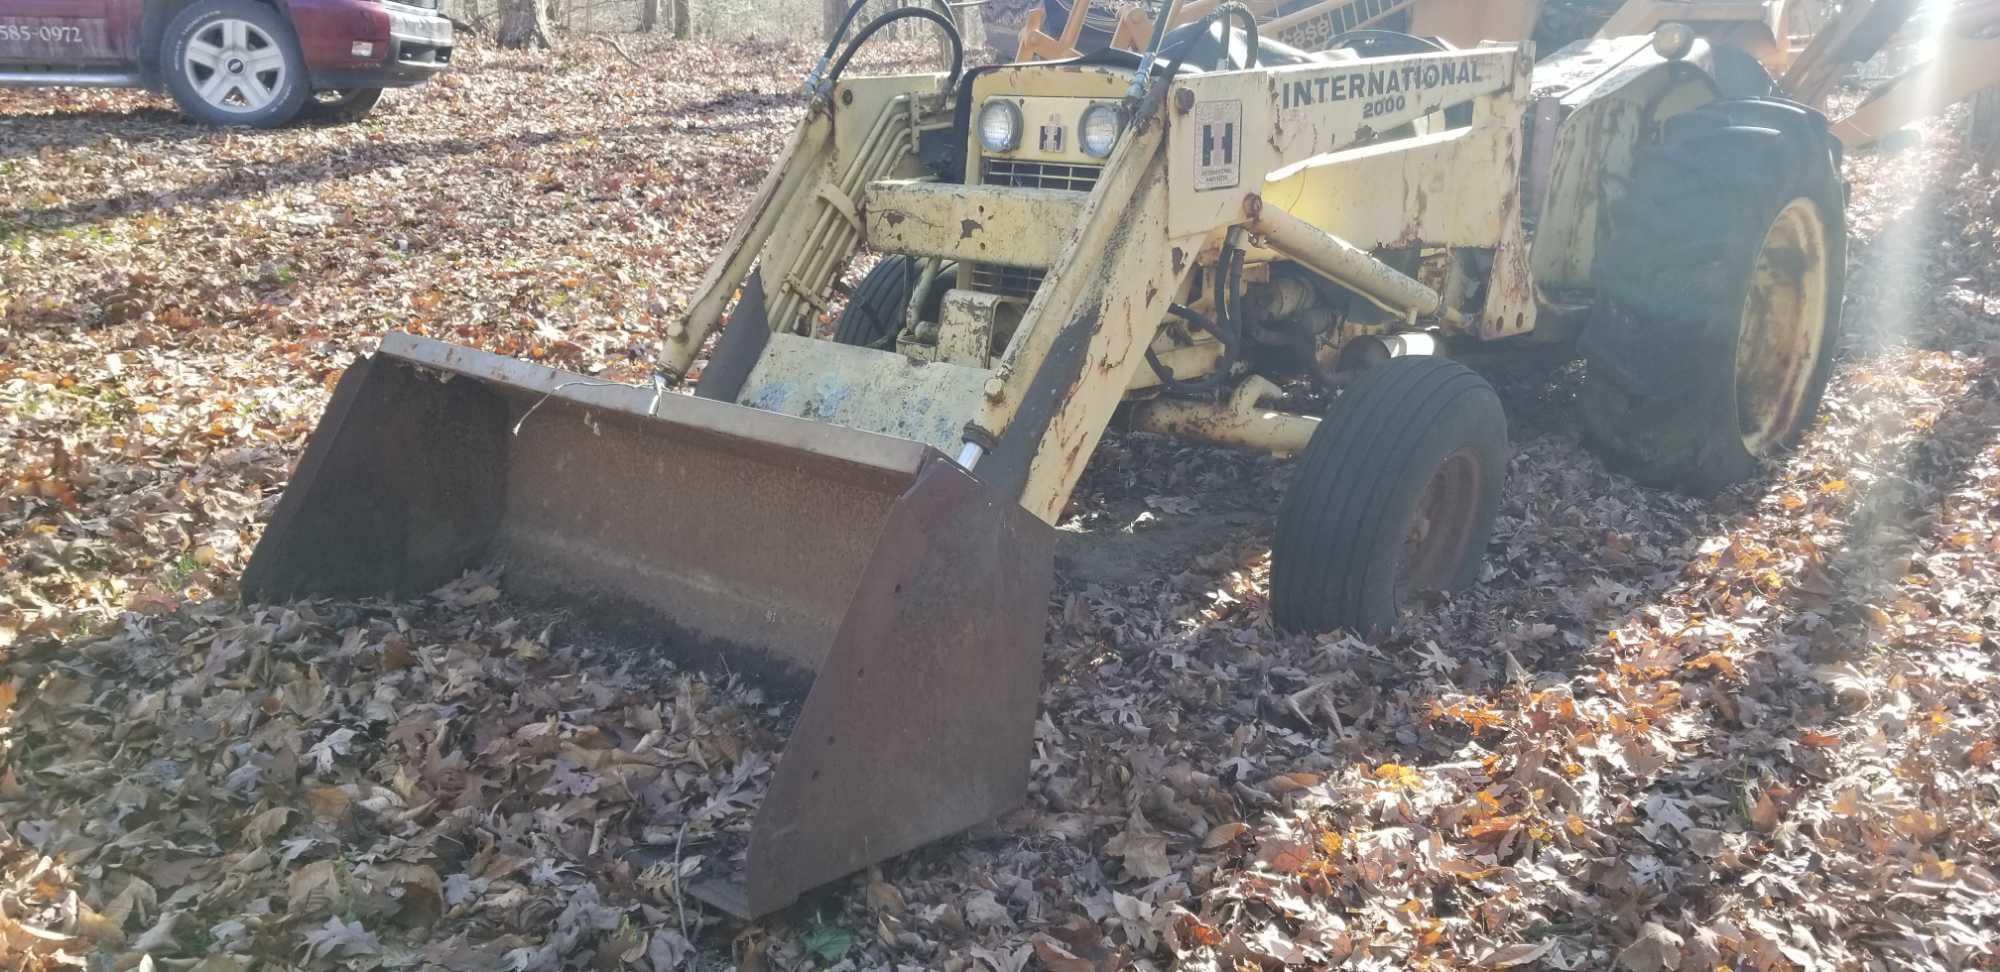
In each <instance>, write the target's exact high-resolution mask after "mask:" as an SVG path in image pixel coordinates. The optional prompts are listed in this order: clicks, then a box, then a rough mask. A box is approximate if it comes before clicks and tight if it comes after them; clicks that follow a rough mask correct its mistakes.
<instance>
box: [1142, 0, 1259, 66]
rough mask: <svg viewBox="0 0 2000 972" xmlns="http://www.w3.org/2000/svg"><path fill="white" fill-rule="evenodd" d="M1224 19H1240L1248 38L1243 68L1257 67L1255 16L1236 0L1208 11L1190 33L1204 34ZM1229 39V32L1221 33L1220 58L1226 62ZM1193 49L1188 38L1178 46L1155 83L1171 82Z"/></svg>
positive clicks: (1191, 41)
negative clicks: (1211, 26)
mask: <svg viewBox="0 0 2000 972" xmlns="http://www.w3.org/2000/svg"><path fill="white" fill-rule="evenodd" d="M1224 18H1240V19H1241V20H1242V21H1243V24H1244V33H1245V34H1246V35H1247V37H1248V53H1247V54H1246V55H1245V56H1244V62H1245V63H1244V65H1243V67H1244V68H1245V69H1246V70H1247V69H1249V68H1253V67H1256V66H1257V15H1256V14H1254V13H1251V12H1250V8H1249V7H1246V6H1244V5H1243V4H1242V3H1240V2H1238V0H1228V2H1227V3H1221V4H1217V5H1216V7H1215V9H1213V10H1210V11H1209V12H1208V13H1206V14H1204V15H1202V18H1201V19H1200V20H1197V21H1195V22H1194V25H1193V26H1194V30H1193V31H1192V33H1194V34H1197V35H1199V34H1202V33H1205V32H1206V31H1207V30H1208V28H1209V26H1210V25H1211V24H1214V23H1215V22H1216V21H1218V20H1222V19H1224ZM1229 37H1230V32H1229V31H1227V30H1225V31H1223V33H1222V58H1223V59H1224V60H1227V59H1228V57H1229ZM1193 48H1194V40H1193V39H1192V38H1190V39H1189V40H1188V41H1187V42H1186V43H1184V44H1182V45H1181V46H1180V49H1179V50H1176V51H1175V52H1174V56H1173V57H1172V58H1171V59H1169V60H1168V61H1167V69H1166V71H1165V72H1163V75H1162V77H1161V78H1160V79H1159V81H1158V82H1157V83H1159V84H1167V83H1170V82H1172V81H1173V79H1174V76H1175V75H1177V74H1179V73H1180V71H1181V63H1182V62H1183V61H1186V60H1187V55H1188V51H1190V50H1192V49H1193Z"/></svg>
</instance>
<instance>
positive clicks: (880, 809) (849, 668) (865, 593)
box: [243, 334, 1054, 918]
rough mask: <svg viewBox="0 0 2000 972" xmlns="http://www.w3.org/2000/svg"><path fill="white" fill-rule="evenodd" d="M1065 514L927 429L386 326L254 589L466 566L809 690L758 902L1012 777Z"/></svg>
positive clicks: (932, 824) (732, 890) (949, 828)
mask: <svg viewBox="0 0 2000 972" xmlns="http://www.w3.org/2000/svg"><path fill="white" fill-rule="evenodd" d="M1053 543H1054V534H1053V531H1052V530H1051V529H1050V528H1049V527H1048V526H1046V525H1045V524H1043V523H1042V522H1041V521H1039V520H1037V519H1035V518H1034V517H1033V516H1031V515H1029V514H1028V513H1027V512H1025V511H1024V510H1022V509H1021V507H1020V505H1019V504H1018V503H1016V502H1015V501H1014V500H1013V499H1012V498H1010V497H1007V496H1002V495H995V493H994V491H993V490H992V489H990V488H989V487H988V486H986V485H985V484H983V483H981V482H980V481H979V480H977V479H976V478H974V477H973V476H972V474H971V473H969V472H967V471H966V470H965V469H963V468H962V467H960V466H959V465H957V464H956V463H954V462H952V461H951V460H949V459H947V458H945V457H944V456H943V455H942V454H940V453H938V452H937V451H936V450H934V449H931V448H929V447H927V446H924V445H921V444H918V443H915V442H911V441H907V440H903V439H897V438H891V437H887V436H881V435H875V434H871V433H866V432H857V431H853V430H850V429H844V428H839V427H836V426H830V425H824V424H819V423H814V422H809V421H805V420H802V419H796V418H791V417H787V416H782V415H776V414H772V413H768V412H762V411H758V410H756V409H751V408H745V407H742V406H738V405H731V404H727V403H723V402H716V401H709V400H705V399H698V398H692V397H688V396H684V395H676V394H660V393H656V392H655V391H654V390H652V389H648V388H640V387H635V386H630V385H622V384H614V383H610V382H603V381H598V380H594V379H590V378H585V377H583V376H580V375H574V374H568V373H564V372H560V371H555V370H553V369H549V368H544V367H541V366H539V365H535V364H531V363H528V362H524V361H519V360H516V359H513V358H507V357H502V356H499V355H493V354H488V353H485V352H481V351H474V350H469V349H466V348H460V347H454V346H450V345H445V344H441V343H438V342H435V341H429V340H424V339H418V338H413V337H410V336H408V335H402V334H391V335H389V336H388V337H387V338H385V339H384V341H383V344H382V348H381V350H380V351H379V352H377V353H376V354H374V355H373V356H371V357H369V358H366V359H364V360H362V361H360V362H358V363H356V364H355V365H354V366H353V367H352V368H350V369H349V370H348V371H347V373H346V375H344V376H343V377H342V379H341V381H340V384H339V387H338V388H336V389H335V391H334V394H333V401H332V403H331V404H330V405H329V406H328V408H327V412H326V415H325V417H324V418H323V419H322V420H321V422H320V426H319V428H318V429H317V430H316V431H315V432H314V433H313V437H312V440H311V442H310V443H309V444H308V445H307V447H306V452H305V456H304V457H303V458H302V459H301V461H300V463H299V467H298V470H297V472H296V473H295V474H294V476H293V478H292V482H291V485H290V487H289V488H288V489H287V490H286V491H285V495H284V497H283V498H282V500H281V501H280V502H279V504H278V508H277V511H276V513H275V515H274V516H273V517H272V520H271V524H270V527H269V528H268V529H267V530H266V531H265V533H264V538H263V540H262V542H260V543H259V544H258V546H257V550H256V552H255V553H254V554H253V555H252V557H251V560H250V565H249V567H248V568H247V569H246V570H245V571H244V575H243V590H244V593H245V596H247V597H254V598H259V599H275V598H284V597H291V596H298V595H308V594H329V595H349V596H362V595H376V594H392V595H408V594H414V593H420V592H424V591H429V590H432V589H434V588H436V587H438V586H440V585H442V584H444V583H446V582H448V581H450V580H452V579H453V578H455V577H457V576H458V575H459V574H460V573H461V572H462V571H464V570H465V569H466V568H468V567H474V566H478V565H480V564H482V563H487V562H498V563H501V564H502V565H504V570H503V572H502V578H503V580H502V585H503V587H505V588H506V589H508V590H509V591H510V592H512V593H515V594H518V595H520V596H522V597H524V598H528V599H530V600H541V601H548V600H551V599H554V600H557V601H558V602H559V603H564V604H567V605H570V606H572V608H573V609H574V613H575V614H576V615H577V616H578V617H579V618H582V619H585V620H587V621H594V622H608V623H610V624H611V626H612V627H613V628H614V629H615V630H617V631H620V632H624V633H630V632H634V631H639V632H645V638H644V640H645V641H646V642H649V643H651V644H654V645H658V646H660V647H661V648H662V649H663V650H667V651H672V652H675V653H678V654H680V655H683V656H687V655H697V656H701V655H705V656H708V657H709V658H717V657H719V658H720V659H721V660H723V661H724V662H726V663H727V664H728V665H729V666H730V667H731V668H732V669H734V670H737V671H749V672H754V673H758V674H763V675H767V676H770V677H772V678H774V679H777V680H778V681H779V682H781V683H783V684H786V685H788V686H790V687H794V688H796V687H801V686H803V687H805V689H806V690H805V693H804V703H803V705H802V707H801V708H800V709H799V715H798V719H797V721H796V725H795V728H794V729H793V730H792V733H791V736H790V738H789V741H788V743H787V745H786V746H785V749H784V752H783V754H782V756H781V757H780V759H779V761H778V764H777V768H776V771H775V774H774V776H773V777H772V779H771V783H770V787H769V789H768V791H767V793H766V795H765V797H764V799H763V802H762V803H761V805H759V806H758V808H757V809H756V811H755V816H754V818H753V820H752V823H751V834H750V845H749V849H748V852H747V855H746V863H745V864H744V865H743V867H742V869H741V871H740V872H738V873H736V874H734V875H733V876H730V877H727V878H723V879H720V880H716V881H712V882H707V883H703V884H697V885H696V886H695V887H694V888H693V891H694V893H695V894H697V895H698V896H700V897H701V898H703V899H704V900H706V901H708V902H710V903H712V904H714V905H716V906H717V907H720V908H722V909H723V910H725V911H728V912H731V913H733V914H736V915H738V916H741V917H746V918H748V917H755V916H757V915H762V914H765V913H768V912H770V911H774V910H776V909H778V908H782V907H784V906H785V905H787V904H789V903H790V902H792V901H793V900H794V899H795V898H797V897H798V895H799V894H800V893H801V892H803V891H806V890H808V889H810V888H813V887H815V886H817V885H819V884H822V883H825V882H827V881H831V880H833V879H835V878H839V877H841V876H844V875H846V874H849V873H852V872H854V871H856V870H859V869H860V868H863V867H866V866H867V865H869V864H871V863H874V862H876V861H879V860H882V859H884V858H887V857H890V856H893V855H895V854H898V853H901V852H903V851H906V850H909V849H911V848H914V847H917V846H919V845H922V844H924V843H927V842H929V841H931V840H935V839H937V838H939V837H943V836H945V835H948V834H951V833H954V832H956V831H958V830H961V829H964V828H966V827H968V826H971V825H973V824H976V823H978V822H980V821H982V820H986V819H989V818H991V817H993V816H995V815H997V814H999V813H1000V812H1002V811H1004V810H1006V809H1008V808H1010V807H1012V806H1014V805H1015V804H1017V803H1018V802H1019V801H1020V799H1021V797H1022V795H1023V793H1024V791H1025V788H1026V784H1027V774H1028V757H1029V751H1030V747H1031V745H1032V742H1033V735H1034V720H1035V712H1036V704H1037V699H1038V695H1039V691H1038V689H1039V683H1040V675H1041V643H1042V633H1043V623H1044V618H1045V617H1046V614H1047V605H1048V596H1049V586H1050V583H1051V573H1052V563H1053Z"/></svg>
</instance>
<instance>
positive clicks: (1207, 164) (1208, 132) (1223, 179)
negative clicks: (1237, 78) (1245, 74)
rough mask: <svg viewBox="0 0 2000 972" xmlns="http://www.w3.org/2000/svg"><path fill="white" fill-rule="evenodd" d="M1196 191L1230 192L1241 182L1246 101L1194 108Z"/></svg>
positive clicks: (1221, 102) (1212, 103)
mask: <svg viewBox="0 0 2000 972" xmlns="http://www.w3.org/2000/svg"><path fill="white" fill-rule="evenodd" d="M1190 117H1191V119H1192V121H1193V122H1194V131H1195V139H1194V188H1195V191H1196V192H1201V191H1203V190H1207V189H1230V188H1234V187H1235V186H1236V185H1237V184H1238V183H1240V182H1241V181H1242V170H1243V159H1242V156H1243V135H1242V133H1243V102H1240V101H1209V102H1203V103H1200V104H1197V105H1195V106H1194V112H1193V114H1192V115H1191V116H1190Z"/></svg>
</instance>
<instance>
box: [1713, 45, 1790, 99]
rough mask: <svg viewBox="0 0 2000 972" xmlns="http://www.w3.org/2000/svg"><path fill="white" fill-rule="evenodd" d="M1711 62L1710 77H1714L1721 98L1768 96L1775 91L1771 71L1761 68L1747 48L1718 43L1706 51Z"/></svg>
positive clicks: (1776, 90) (1776, 89) (1761, 63)
mask: <svg viewBox="0 0 2000 972" xmlns="http://www.w3.org/2000/svg"><path fill="white" fill-rule="evenodd" d="M1709 57H1710V59H1711V60H1712V61H1713V62H1714V66H1713V68H1712V69H1711V70H1710V71H1709V76H1710V77H1712V78H1714V79H1715V87H1716V90H1717V91H1719V92H1720V93H1721V95H1722V97H1724V98H1732V99H1737V98H1769V97H1771V96H1772V95H1774V94H1777V93H1778V82H1777V81H1776V80H1775V79H1773V78H1772V77H1771V72H1769V71H1767V70H1765V69H1764V64H1763V62H1761V61H1759V60H1757V59H1756V58H1755V57H1752V56H1750V53H1749V52H1748V51H1745V50H1744V49H1742V48H1740V47H1731V46H1729V45H1727V44H1717V45H1715V47H1714V48H1713V50H1711V51H1710V53H1709Z"/></svg>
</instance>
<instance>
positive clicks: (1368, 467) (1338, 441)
mask: <svg viewBox="0 0 2000 972" xmlns="http://www.w3.org/2000/svg"><path fill="white" fill-rule="evenodd" d="M1506 474H1507V416H1506V413H1505V411H1504V410H1503V409H1502V408H1501V405H1500V397H1499V395H1497V394H1495V393H1494V391H1493V386H1492V385H1489V384H1487V382H1486V379H1484V378H1481V377H1480V376H1479V375H1478V374H1477V373H1476V372H1474V371H1473V370H1472V369H1470V368H1467V367H1466V366H1464V365H1462V364H1459V363H1457V362H1455V361H1451V360H1449V359H1445V358H1437V357H1429V356H1416V357H1405V358H1393V359H1390V360H1389V361H1386V362H1383V363H1382V364H1379V365H1376V366H1375V367H1373V368H1370V369H1368V370H1367V371H1365V372H1362V373H1361V376H1360V377H1359V378H1356V379H1355V380H1354V381H1353V382H1352V383H1350V384H1349V385H1348V387H1347V390H1346V391H1345V392H1343V393H1342V394H1341V396H1340V399H1339V400H1338V401H1336V402H1335V403H1334V406H1333V410H1332V411H1331V412H1329V413H1328V414H1327V416H1326V419H1325V420H1324V421H1322V422H1321V423H1320V426H1319V428H1318V429H1317V430H1315V431H1314V432H1313V435H1312V439H1311V441H1310V442H1308V443H1307V445H1306V451H1305V453H1304V455H1303V456H1301V457H1300V461H1299V467H1298V472H1297V474H1296V478H1295V479H1293V481H1292V485H1291V488H1290V489H1289V490H1288V491H1287V492H1286V494H1285V500H1284V503H1283V505H1282V506H1280V508H1279V510H1278V523H1277V528H1276V530H1275V531H1274V532H1273V535H1272V538H1271V617H1272V620H1273V621H1274V622H1275V623H1276V624H1277V625H1278V627H1280V628H1282V629H1284V630H1287V631H1297V632H1320V631H1332V630H1335V629H1340V628H1348V629H1351V630H1354V631H1356V632H1359V633H1361V634H1362V635H1365V636H1369V637H1376V636H1380V635H1384V634H1387V633H1389V632H1390V631H1391V630H1392V629H1393V628H1394V627H1395V624H1396V621H1397V616H1398V613H1399V612H1400V610H1401V608H1402V604H1403V602H1404V601H1405V600H1406V599H1407V597H1408V596H1409V595H1410V594H1412V593H1415V592H1416V591H1419V590H1455V589H1458V588H1462V587H1465V586H1468V585H1470V584H1471V583H1473V582H1474V581H1476V580H1478V579H1479V564H1480V561H1481V559H1482V558H1483V557H1484V555H1485V552H1486V542H1487V540H1488V539H1489V538H1490V537H1491V536H1492V534H1493V521H1494V519H1495V517H1497V516H1498V515H1499V511H1500V488H1501V484H1502V481H1503V480H1504V479H1505V477H1506Z"/></svg>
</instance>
